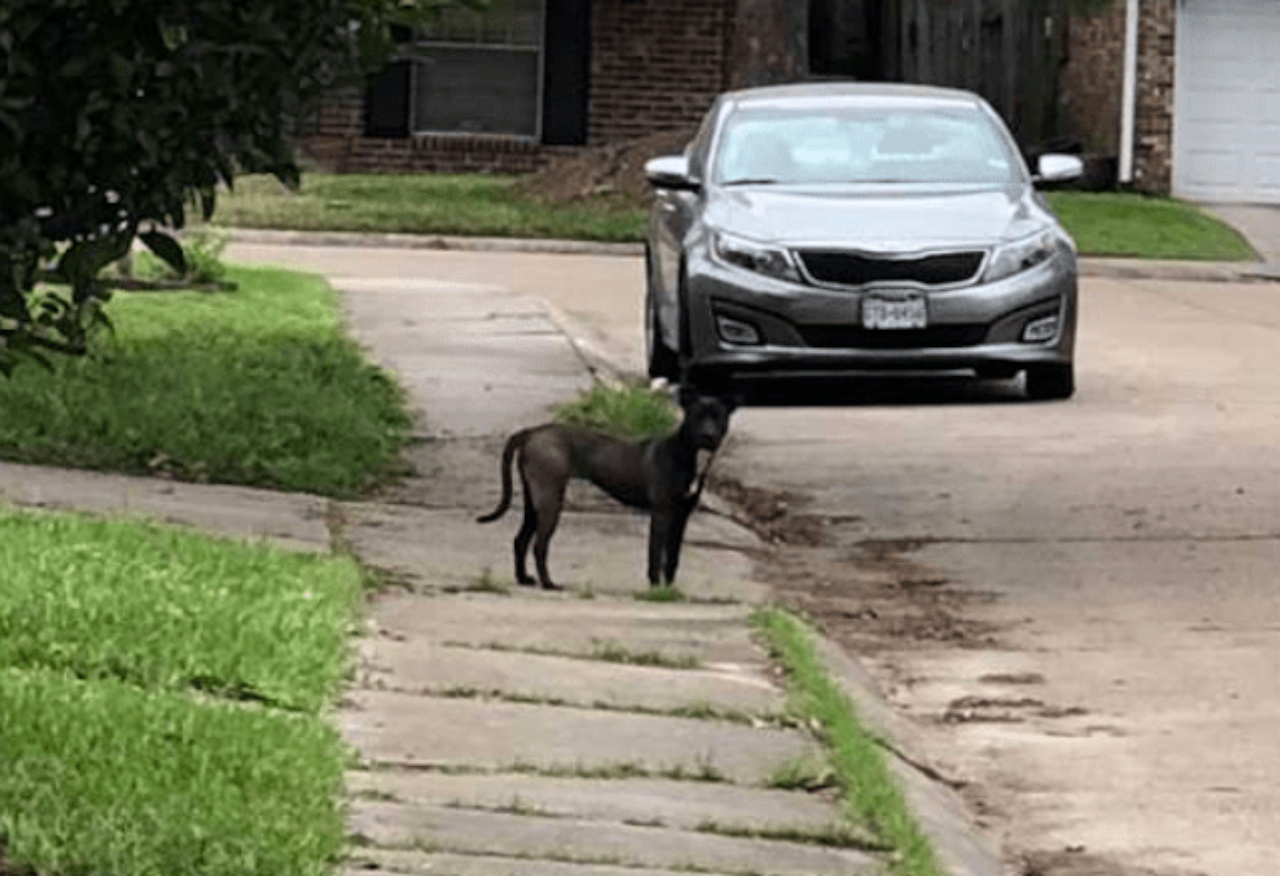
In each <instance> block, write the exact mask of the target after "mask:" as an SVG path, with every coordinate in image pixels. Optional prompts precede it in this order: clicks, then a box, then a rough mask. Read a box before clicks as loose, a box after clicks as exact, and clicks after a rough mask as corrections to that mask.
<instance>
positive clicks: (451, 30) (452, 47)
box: [412, 0, 545, 139]
mask: <svg viewBox="0 0 1280 876" xmlns="http://www.w3.org/2000/svg"><path fill="white" fill-rule="evenodd" d="M544 16H545V0H489V2H488V4H487V5H486V6H485V8H484V9H480V10H476V9H467V8H463V7H456V6H455V7H446V8H445V9H444V10H442V12H441V13H440V17H439V18H438V19H437V20H436V21H434V22H433V23H432V24H430V25H429V26H427V27H424V28H423V29H422V30H421V31H419V33H418V39H417V41H416V44H415V46H414V51H413V57H414V64H413V97H412V125H413V131H414V132H415V133H419V134H426V133H462V134H505V135H514V136H520V137H529V138H533V139H537V138H538V137H539V136H540V135H541V115H542V113H541V105H542V69H543V42H544V38H543V33H544Z"/></svg>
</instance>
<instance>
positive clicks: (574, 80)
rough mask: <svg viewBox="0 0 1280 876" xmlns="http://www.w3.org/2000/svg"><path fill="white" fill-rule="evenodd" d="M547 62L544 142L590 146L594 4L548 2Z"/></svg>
mask: <svg viewBox="0 0 1280 876" xmlns="http://www.w3.org/2000/svg"><path fill="white" fill-rule="evenodd" d="M543 45H544V47H545V48H544V52H545V56H544V60H543V64H544V66H543V70H544V75H543V87H542V142H543V143H546V144H547V145H549V146H581V145H584V144H585V143H586V142H587V99H588V94H589V92H590V80H591V0H547V26H546V41H545V43H544V44H543Z"/></svg>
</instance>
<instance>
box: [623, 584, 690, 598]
mask: <svg viewBox="0 0 1280 876" xmlns="http://www.w3.org/2000/svg"><path fill="white" fill-rule="evenodd" d="M635 597H636V599H637V600H638V601H640V602H685V601H687V600H688V598H689V597H687V596H685V595H684V592H683V591H681V590H680V588H678V587H676V586H675V585H674V584H668V585H665V586H662V587H650V588H648V589H647V590H641V591H639V592H637V593H636V594H635Z"/></svg>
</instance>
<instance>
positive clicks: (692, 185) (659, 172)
mask: <svg viewBox="0 0 1280 876" xmlns="http://www.w3.org/2000/svg"><path fill="white" fill-rule="evenodd" d="M644 175H645V176H646V177H648V178H649V184H650V185H652V186H653V187H654V188H658V189H672V190H674V191H677V192H696V191H697V190H698V189H699V188H701V185H700V184H699V183H698V181H697V180H695V179H693V178H692V177H691V176H689V159H688V158H685V157H684V156H683V155H664V156H662V157H661V158H653V159H651V160H649V161H646V162H645V165H644Z"/></svg>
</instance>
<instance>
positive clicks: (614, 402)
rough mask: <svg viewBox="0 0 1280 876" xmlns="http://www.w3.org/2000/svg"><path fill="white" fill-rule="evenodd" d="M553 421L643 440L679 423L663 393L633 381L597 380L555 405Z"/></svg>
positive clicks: (672, 407) (665, 431)
mask: <svg viewBox="0 0 1280 876" xmlns="http://www.w3.org/2000/svg"><path fill="white" fill-rule="evenodd" d="M555 418H556V422H558V423H567V424H570V425H574V426H587V427H589V428H592V429H600V430H602V431H604V432H608V433H609V434H611V435H615V436H617V437H619V438H627V439H630V440H633V441H642V440H645V439H648V438H656V437H658V436H661V435H667V434H669V433H670V432H671V431H673V430H674V429H675V427H676V425H677V423H678V422H679V416H678V415H677V414H676V408H675V406H674V405H672V404H671V400H670V399H668V398H667V396H666V395H665V394H664V393H661V392H657V391H654V390H652V389H649V388H648V387H645V386H636V385H633V384H621V385H609V384H604V383H597V384H595V385H594V386H592V387H591V389H589V390H587V391H586V392H583V393H581V394H580V395H579V396H578V397H577V398H575V399H573V400H572V401H570V402H566V403H565V404H562V405H561V406H560V407H558V408H556V415H555Z"/></svg>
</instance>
